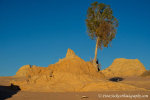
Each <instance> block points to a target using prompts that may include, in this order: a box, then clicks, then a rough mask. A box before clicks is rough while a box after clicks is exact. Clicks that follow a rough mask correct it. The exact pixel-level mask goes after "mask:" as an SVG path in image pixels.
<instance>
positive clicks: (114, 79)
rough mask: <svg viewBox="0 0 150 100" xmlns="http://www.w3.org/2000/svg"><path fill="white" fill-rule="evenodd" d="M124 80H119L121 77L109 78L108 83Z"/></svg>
mask: <svg viewBox="0 0 150 100" xmlns="http://www.w3.org/2000/svg"><path fill="white" fill-rule="evenodd" d="M123 80H124V79H123V78H121V77H113V78H110V79H109V81H113V82H119V81H123Z"/></svg>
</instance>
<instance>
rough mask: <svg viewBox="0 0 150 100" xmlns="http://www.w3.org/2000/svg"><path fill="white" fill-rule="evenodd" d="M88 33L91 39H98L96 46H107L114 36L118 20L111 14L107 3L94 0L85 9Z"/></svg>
mask: <svg viewBox="0 0 150 100" xmlns="http://www.w3.org/2000/svg"><path fill="white" fill-rule="evenodd" d="M86 25H87V31H88V35H89V36H90V37H91V39H97V38H99V39H98V47H99V48H101V49H102V47H108V44H111V41H112V40H113V39H114V38H115V35H116V33H117V27H118V20H117V19H116V18H115V17H114V16H113V11H112V9H111V8H110V6H109V5H105V4H103V3H98V2H94V3H92V4H91V7H89V8H88V10H87V19H86Z"/></svg>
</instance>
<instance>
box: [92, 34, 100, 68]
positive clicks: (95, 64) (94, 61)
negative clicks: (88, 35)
mask: <svg viewBox="0 0 150 100" xmlns="http://www.w3.org/2000/svg"><path fill="white" fill-rule="evenodd" d="M98 43H99V37H98V38H97V40H96V47H95V57H94V60H93V64H94V66H95V67H96V68H97V70H98V65H97V63H96V61H97V50H98V45H99V44H98Z"/></svg>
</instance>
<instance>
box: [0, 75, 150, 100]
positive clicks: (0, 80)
mask: <svg viewBox="0 0 150 100" xmlns="http://www.w3.org/2000/svg"><path fill="white" fill-rule="evenodd" d="M11 80H18V79H16V78H14V77H0V100H102V99H103V100H116V99H117V98H115V97H114V98H113V97H112V98H110V97H100V96H101V95H116V94H118V95H123V94H126V95H148V96H150V91H101V92H55V93H54V92H29V91H21V90H20V91H18V90H13V89H12V88H11V87H10V83H9V82H10V81H11ZM120 82H121V83H126V84H130V85H134V86H136V87H142V88H145V89H148V90H150V85H149V84H150V78H142V77H141V78H137V77H128V78H125V79H124V80H123V81H120ZM128 99H131V98H125V97H120V98H119V100H128ZM133 100H150V97H141V98H140V97H137V98H134V97H133Z"/></svg>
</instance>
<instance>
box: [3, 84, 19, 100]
mask: <svg viewBox="0 0 150 100" xmlns="http://www.w3.org/2000/svg"><path fill="white" fill-rule="evenodd" d="M19 91H20V88H19V86H16V85H13V84H11V85H10V86H1V85H0V100H5V99H7V98H10V97H12V95H14V94H16V93H17V92H19Z"/></svg>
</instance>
